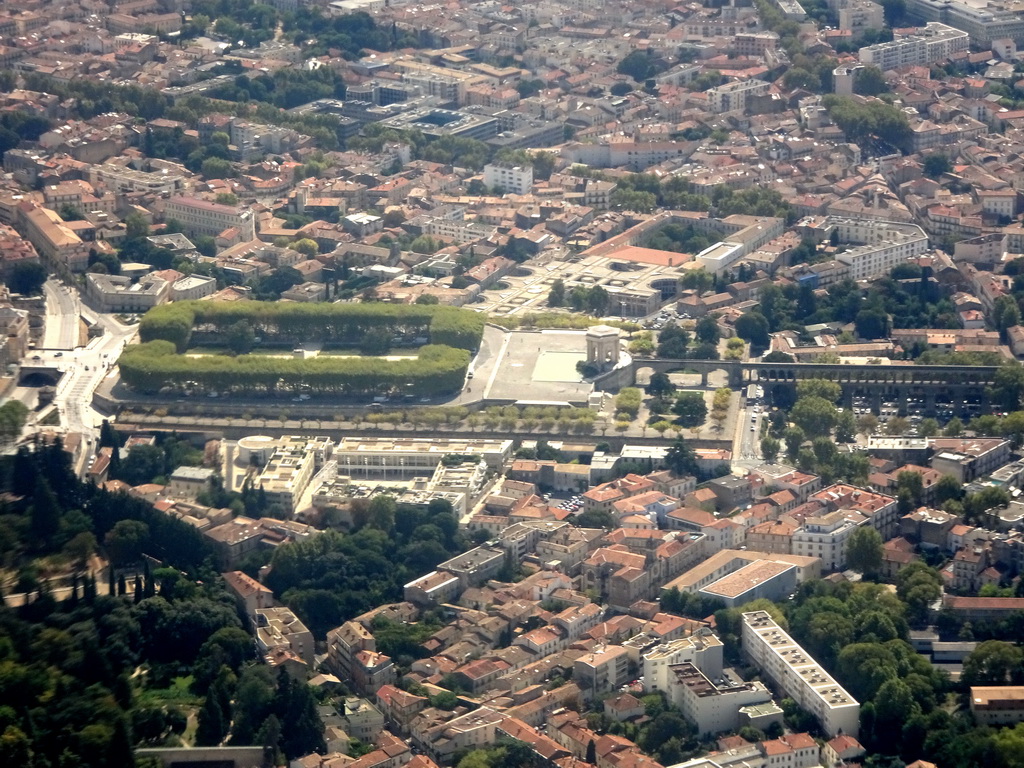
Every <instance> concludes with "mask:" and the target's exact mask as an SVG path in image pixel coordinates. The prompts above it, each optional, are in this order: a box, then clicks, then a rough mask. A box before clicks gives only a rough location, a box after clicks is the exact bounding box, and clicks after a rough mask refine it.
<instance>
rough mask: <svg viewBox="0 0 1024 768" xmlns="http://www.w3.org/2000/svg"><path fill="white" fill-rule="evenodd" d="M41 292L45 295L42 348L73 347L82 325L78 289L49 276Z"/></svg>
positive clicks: (76, 342)
mask: <svg viewBox="0 0 1024 768" xmlns="http://www.w3.org/2000/svg"><path fill="white" fill-rule="evenodd" d="M43 293H44V294H45V296H46V329H45V332H44V334H43V344H42V346H43V349H59V350H68V349H74V348H75V347H77V346H78V341H79V335H80V333H81V327H82V326H81V302H80V300H79V298H78V291H76V290H75V289H74V288H69V287H67V286H66V285H64V284H63V283H61V282H59V281H58V280H56V279H54V278H52V277H51V278H50V279H49V280H47V281H46V282H45V283H43Z"/></svg>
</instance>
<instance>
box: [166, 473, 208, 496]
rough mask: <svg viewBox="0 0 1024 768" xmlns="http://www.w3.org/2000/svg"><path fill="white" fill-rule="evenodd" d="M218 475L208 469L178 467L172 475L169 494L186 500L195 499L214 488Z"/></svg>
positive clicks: (168, 487)
mask: <svg viewBox="0 0 1024 768" xmlns="http://www.w3.org/2000/svg"><path fill="white" fill-rule="evenodd" d="M216 475H217V473H216V472H215V471H214V470H212V469H209V468H207V467H178V468H177V469H176V470H174V472H172V473H171V477H170V481H169V482H168V484H167V494H168V495H169V496H178V497H181V498H185V499H194V498H196V497H197V496H199V495H200V494H201V493H204V492H206V491H208V490H210V488H212V486H213V479H214V477H216Z"/></svg>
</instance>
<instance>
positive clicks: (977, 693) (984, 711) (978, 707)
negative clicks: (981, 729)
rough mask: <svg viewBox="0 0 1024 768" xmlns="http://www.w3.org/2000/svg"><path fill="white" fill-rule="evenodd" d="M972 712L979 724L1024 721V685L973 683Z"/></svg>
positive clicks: (1003, 723)
mask: <svg viewBox="0 0 1024 768" xmlns="http://www.w3.org/2000/svg"><path fill="white" fill-rule="evenodd" d="M971 714H972V715H974V720H975V722H977V723H978V725H1010V724H1012V723H1019V722H1022V721H1024V685H972V686H971Z"/></svg>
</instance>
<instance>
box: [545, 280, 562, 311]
mask: <svg viewBox="0 0 1024 768" xmlns="http://www.w3.org/2000/svg"><path fill="white" fill-rule="evenodd" d="M564 303H565V281H564V280H562V279H561V278H558V279H557V280H555V281H554V282H553V283H551V290H550V291H549V292H548V306H551V307H560V306H562V305H563V304H564Z"/></svg>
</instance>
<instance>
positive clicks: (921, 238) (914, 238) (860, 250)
mask: <svg viewBox="0 0 1024 768" xmlns="http://www.w3.org/2000/svg"><path fill="white" fill-rule="evenodd" d="M826 226H833V227H835V228H836V231H837V232H838V236H839V242H840V243H850V244H856V247H853V248H849V249H848V250H845V251H843V252H842V253H840V254H838V255H837V256H836V261H838V262H840V263H842V264H846V265H847V266H848V267H849V269H850V277H851V278H852V279H854V280H867V279H869V278H872V277H881V276H882V275H885V274H886V273H888V272H889V271H890V270H891V269H892V268H893V267H895V266H896V265H897V264H901V263H902V262H904V261H906V260H907V259H911V258H913V257H914V256H921V255H923V254H925V253H927V252H928V235H926V234H925V232H924V230H923V229H921V228H920V227H919V226H917V225H916V224H905V223H901V222H895V221H878V220H875V219H849V218H840V217H829V219H828V220H827V223H826Z"/></svg>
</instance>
